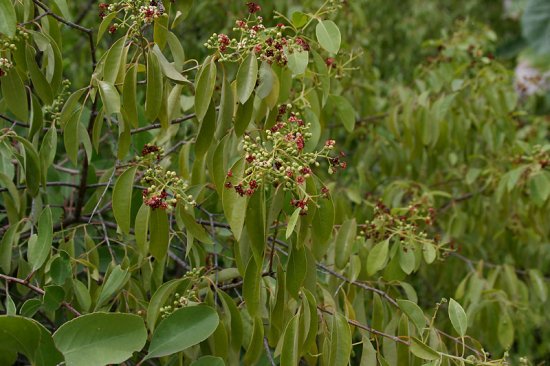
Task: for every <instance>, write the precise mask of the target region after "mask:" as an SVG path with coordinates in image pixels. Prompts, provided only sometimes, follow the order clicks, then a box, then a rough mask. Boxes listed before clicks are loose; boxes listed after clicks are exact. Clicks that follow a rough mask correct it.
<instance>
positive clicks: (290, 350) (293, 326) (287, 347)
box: [281, 314, 300, 366]
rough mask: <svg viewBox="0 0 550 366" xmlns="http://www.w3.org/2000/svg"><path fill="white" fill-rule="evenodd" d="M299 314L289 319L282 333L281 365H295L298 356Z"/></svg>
mask: <svg viewBox="0 0 550 366" xmlns="http://www.w3.org/2000/svg"><path fill="white" fill-rule="evenodd" d="M299 320H300V317H299V314H296V315H294V316H293V317H292V319H290V321H289V322H288V325H287V327H286V329H285V333H284V335H283V347H282V350H281V366H295V365H297V364H298V357H299V356H300V344H299V337H298V336H299V334H300V333H299V331H298V325H299Z"/></svg>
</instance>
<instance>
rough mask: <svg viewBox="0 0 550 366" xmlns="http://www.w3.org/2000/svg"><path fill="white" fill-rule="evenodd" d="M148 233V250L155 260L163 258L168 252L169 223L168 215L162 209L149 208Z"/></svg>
mask: <svg viewBox="0 0 550 366" xmlns="http://www.w3.org/2000/svg"><path fill="white" fill-rule="evenodd" d="M149 233H150V236H151V239H150V243H149V250H150V252H151V254H152V255H153V257H155V258H156V259H157V260H160V261H162V260H164V257H165V256H166V253H167V252H168V245H169V239H170V225H169V223H168V215H167V214H166V211H164V210H162V209H158V208H157V209H153V210H151V213H150V216H149Z"/></svg>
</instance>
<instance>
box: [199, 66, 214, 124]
mask: <svg viewBox="0 0 550 366" xmlns="http://www.w3.org/2000/svg"><path fill="white" fill-rule="evenodd" d="M216 73H217V69H216V63H215V62H214V60H213V59H212V58H207V59H206V60H205V61H204V64H203V65H202V68H201V71H200V73H199V75H198V77H197V82H196V84H195V113H196V115H197V119H198V120H199V122H200V121H202V120H203V119H204V116H205V115H206V112H207V111H208V106H209V105H210V102H211V100H212V94H213V93H214V87H215V85H216Z"/></svg>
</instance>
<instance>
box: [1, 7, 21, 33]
mask: <svg viewBox="0 0 550 366" xmlns="http://www.w3.org/2000/svg"><path fill="white" fill-rule="evenodd" d="M16 25H17V18H16V17H15V9H14V7H13V4H12V2H11V0H0V33H3V34H5V35H6V36H8V37H13V36H14V35H15V29H16Z"/></svg>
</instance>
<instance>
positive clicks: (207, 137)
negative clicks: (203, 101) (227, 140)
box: [195, 103, 216, 157]
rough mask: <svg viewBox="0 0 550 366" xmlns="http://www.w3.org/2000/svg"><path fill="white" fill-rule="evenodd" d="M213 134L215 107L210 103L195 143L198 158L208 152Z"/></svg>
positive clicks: (214, 129) (214, 130) (214, 128)
mask: <svg viewBox="0 0 550 366" xmlns="http://www.w3.org/2000/svg"><path fill="white" fill-rule="evenodd" d="M214 132H216V107H215V105H214V103H210V106H209V107H208V111H207V112H206V115H205V116H204V119H203V120H202V122H201V127H200V130H199V133H198V135H197V138H196V141H195V154H196V155H197V156H198V157H203V156H204V155H205V154H206V152H207V151H208V148H209V147H210V145H211V144H212V142H213V141H212V140H213V138H214Z"/></svg>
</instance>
